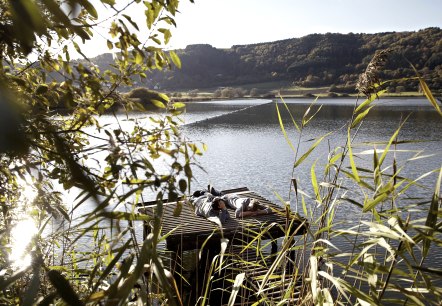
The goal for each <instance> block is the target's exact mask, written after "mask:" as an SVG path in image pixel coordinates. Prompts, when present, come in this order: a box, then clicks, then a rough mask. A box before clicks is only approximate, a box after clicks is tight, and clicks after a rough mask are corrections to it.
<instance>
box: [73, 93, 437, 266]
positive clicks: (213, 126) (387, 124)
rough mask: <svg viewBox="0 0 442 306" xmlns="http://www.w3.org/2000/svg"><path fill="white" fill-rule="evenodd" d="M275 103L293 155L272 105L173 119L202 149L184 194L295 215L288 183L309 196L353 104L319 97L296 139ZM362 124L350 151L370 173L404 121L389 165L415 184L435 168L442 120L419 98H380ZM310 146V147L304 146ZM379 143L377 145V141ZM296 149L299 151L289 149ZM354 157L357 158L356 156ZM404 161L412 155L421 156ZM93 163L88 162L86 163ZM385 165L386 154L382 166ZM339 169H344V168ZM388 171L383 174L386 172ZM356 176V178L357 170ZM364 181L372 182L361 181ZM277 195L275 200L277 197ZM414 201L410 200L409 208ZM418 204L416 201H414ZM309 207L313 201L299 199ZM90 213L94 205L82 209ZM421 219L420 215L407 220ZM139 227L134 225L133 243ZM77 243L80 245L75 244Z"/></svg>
mask: <svg viewBox="0 0 442 306" xmlns="http://www.w3.org/2000/svg"><path fill="white" fill-rule="evenodd" d="M285 102H286V103H287V107H288V108H289V110H290V112H291V114H292V116H293V117H294V118H295V120H296V121H297V123H298V124H299V123H300V120H301V118H302V116H303V114H304V113H305V112H306V110H307V109H308V108H309V105H310V104H311V103H312V102H313V101H312V99H293V100H286V101H285ZM278 103H279V108H280V110H281V113H282V121H283V122H284V125H285V129H286V131H287V134H288V136H289V138H290V141H291V142H292V143H293V145H294V146H295V147H297V148H298V152H297V153H296V152H294V151H293V150H292V149H291V148H290V146H289V145H288V144H287V141H286V139H285V138H284V135H283V133H282V131H281V128H280V125H279V120H278V115H277V112H276V106H275V101H270V100H235V101H216V102H198V103H191V104H187V107H186V112H185V113H184V114H183V115H182V116H181V118H182V120H183V127H182V131H183V134H184V135H185V137H186V138H187V139H189V140H192V141H194V142H200V143H205V144H206V145H207V147H208V150H207V151H206V152H205V154H204V155H203V156H202V157H199V158H198V160H197V161H198V163H199V164H200V165H201V167H202V169H199V168H197V167H195V168H194V176H195V181H194V182H193V186H192V190H195V189H199V188H205V187H206V186H207V184H208V183H211V184H213V185H214V186H215V187H217V188H218V189H230V188H236V187H242V186H246V187H248V188H249V189H251V190H253V191H255V192H257V193H258V194H260V195H262V196H264V197H265V198H267V199H269V200H271V201H273V202H274V203H277V204H282V203H281V202H280V200H278V198H280V197H281V198H283V199H284V201H288V200H289V199H291V201H290V205H291V207H292V209H294V210H297V211H299V212H301V213H302V209H301V208H300V207H298V205H297V203H296V201H294V199H293V198H294V197H293V193H292V194H291V193H290V181H291V178H292V177H293V178H296V180H297V181H298V186H300V188H301V189H303V190H305V191H306V192H308V193H310V192H311V189H312V188H311V183H310V168H311V165H312V164H313V163H314V162H315V161H316V174H317V177H318V180H320V179H321V178H322V173H323V169H324V163H325V162H324V161H326V160H327V156H328V154H329V151H330V149H332V148H335V147H339V146H344V145H345V143H346V139H347V132H346V129H345V127H344V126H345V124H346V123H347V122H348V120H349V118H350V117H351V114H352V111H353V106H354V103H355V101H354V100H353V99H320V100H318V101H317V103H316V105H315V106H313V107H312V109H311V110H310V112H309V114H310V115H311V114H314V113H315V112H316V110H317V108H318V106H319V105H323V106H322V109H321V110H320V112H319V113H318V114H317V115H316V116H315V118H314V119H313V120H312V121H311V122H310V123H309V124H308V125H307V127H305V129H304V130H303V132H302V135H301V137H300V133H299V132H298V131H297V130H296V129H295V128H294V126H293V123H292V121H291V118H290V116H289V115H288V112H287V110H286V109H285V107H284V106H283V104H281V103H280V101H279V102H278ZM376 104H377V106H376V107H375V108H373V109H372V111H371V113H370V115H369V116H368V117H367V118H366V120H365V122H364V124H363V125H362V126H361V128H360V129H359V131H358V133H357V136H356V138H355V140H354V144H353V151H354V154H355V158H356V162H357V163H358V165H359V166H361V167H363V168H366V169H371V168H372V167H373V166H372V154H364V152H366V151H367V150H372V149H373V148H374V147H376V148H377V149H382V148H383V147H384V145H385V141H388V139H389V138H390V137H391V135H392V134H393V133H394V132H395V130H396V129H397V128H398V126H399V125H400V123H401V122H402V120H404V119H405V118H407V116H409V115H410V114H411V115H410V116H409V117H408V119H407V122H406V123H405V124H404V126H403V127H402V130H401V132H400V134H399V136H398V140H400V141H409V142H407V143H405V144H403V145H400V146H398V148H397V150H396V153H395V154H396V159H397V160H398V166H399V167H403V169H402V172H401V175H402V176H405V177H409V178H412V179H416V178H417V177H419V176H420V175H422V174H423V173H426V172H429V171H432V170H434V169H437V168H439V167H440V166H441V162H442V159H441V149H442V137H441V130H442V121H441V120H440V117H439V116H438V115H437V113H436V112H435V111H434V109H433V108H432V107H431V106H430V104H429V103H428V102H427V101H426V100H424V99H383V100H380V101H377V102H376ZM134 118H137V119H138V120H140V121H142V122H143V120H145V122H146V125H148V121H149V120H148V119H147V118H146V114H134V115H132V118H131V119H134ZM100 120H101V121H102V124H103V125H106V124H109V125H113V124H115V118H113V117H112V116H104V117H103V118H100ZM119 121H120V124H121V125H122V126H123V128H130V126H131V122H130V121H128V120H127V118H125V117H124V116H121V117H120V118H119ZM327 133H331V134H330V136H328V137H327V138H326V139H324V141H323V142H322V143H321V144H320V145H319V146H318V147H317V148H316V149H315V150H314V151H313V152H312V153H311V155H310V156H309V157H308V158H307V159H306V160H305V162H304V163H303V164H301V166H299V167H297V168H296V169H295V170H294V171H293V165H294V161H295V158H296V156H297V157H298V158H299V157H300V156H302V155H303V154H304V153H305V152H306V151H307V150H308V149H309V148H310V146H311V145H312V144H313V143H314V139H315V138H317V137H320V136H322V135H325V134H327ZM312 140H313V141H312ZM410 141H414V142H410ZM382 142H384V143H382ZM298 143H299V146H298V145H297V144H298ZM361 153H362V154H361ZM429 154H433V155H432V156H431V157H429V158H425V159H424V158H422V159H416V160H413V161H410V160H409V159H410V158H412V157H413V156H421V155H429ZM104 157H105V156H99V155H97V156H94V158H95V160H99V159H100V158H103V159H104ZM91 160H93V159H91ZM388 164H391V156H390V157H389V158H387V160H386V162H385V164H384V165H388ZM344 166H348V165H347V164H344ZM389 171H390V173H391V170H389ZM361 175H363V173H362V172H361ZM435 180H436V173H433V174H431V175H429V176H427V177H426V178H425V179H423V180H421V184H422V185H423V186H425V188H427V189H425V188H410V189H409V190H408V191H407V193H406V197H408V198H410V199H411V200H409V201H404V203H398V205H410V204H413V203H414V202H416V200H414V198H416V197H426V198H427V199H428V197H429V196H430V195H431V194H432V190H434V184H435ZM367 181H370V182H371V181H372V179H371V178H367ZM350 187H352V188H351V190H350V191H348V194H347V195H348V196H350V197H352V198H353V199H356V200H360V197H361V194H360V192H359V188H358V187H357V186H351V185H350ZM278 195H279V196H278ZM144 198H145V199H146V200H151V199H153V196H152V195H151V194H149V193H146V194H145V195H144ZM413 201H414V202H413ZM419 201H421V200H419ZM307 205H309V206H310V207H313V201H310V202H309V201H307ZM87 207H88V206H87V205H86V206H82V208H81V209H80V210H78V211H77V212H76V213H78V214H83V213H86V212H87V209H88V208H87ZM89 207H90V208H91V207H92V208H93V207H94V204H90V206H89ZM359 217H360V209H358V208H356V207H355V206H353V205H351V204H346V203H344V204H342V205H341V207H340V208H338V210H337V215H336V219H337V221H342V220H345V221H352V220H353V221H355V222H356V221H357V220H358V219H359ZM415 217H416V218H418V217H425V216H420V215H418V216H415ZM141 227H142V224H141V223H140V224H139V227H138V228H139V231H138V232H139V235H140V239H141V235H142V234H141V233H142V230H141ZM83 240H85V241H83ZM81 243H84V245H88V244H90V241H87V237H85V239H82V241H81ZM337 246H338V247H340V248H343V249H344V248H345V242H338V243H337ZM434 252H435V254H434V255H433V256H432V257H433V258H432V261H433V264H434V266H436V267H442V256H439V255H438V254H439V253H440V250H434Z"/></svg>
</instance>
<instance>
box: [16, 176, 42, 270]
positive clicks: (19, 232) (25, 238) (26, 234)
mask: <svg viewBox="0 0 442 306" xmlns="http://www.w3.org/2000/svg"><path fill="white" fill-rule="evenodd" d="M18 184H19V185H20V186H21V187H22V188H21V194H20V200H19V203H20V204H21V207H20V209H21V213H20V214H21V216H19V218H18V220H19V221H17V223H16V224H15V226H14V227H13V228H12V230H11V241H10V248H11V252H10V254H9V260H10V261H11V262H12V263H13V266H14V267H16V268H19V267H20V268H24V267H27V266H29V265H30V264H31V260H32V257H31V254H30V253H29V250H28V249H29V247H30V244H31V241H32V239H33V238H34V236H35V235H36V234H37V232H38V229H37V225H36V224H35V221H34V220H33V219H32V218H31V217H30V212H29V211H28V210H29V206H30V203H32V202H33V201H34V199H35V198H36V197H37V190H35V188H34V187H33V185H32V182H30V181H29V179H21V180H19V181H18Z"/></svg>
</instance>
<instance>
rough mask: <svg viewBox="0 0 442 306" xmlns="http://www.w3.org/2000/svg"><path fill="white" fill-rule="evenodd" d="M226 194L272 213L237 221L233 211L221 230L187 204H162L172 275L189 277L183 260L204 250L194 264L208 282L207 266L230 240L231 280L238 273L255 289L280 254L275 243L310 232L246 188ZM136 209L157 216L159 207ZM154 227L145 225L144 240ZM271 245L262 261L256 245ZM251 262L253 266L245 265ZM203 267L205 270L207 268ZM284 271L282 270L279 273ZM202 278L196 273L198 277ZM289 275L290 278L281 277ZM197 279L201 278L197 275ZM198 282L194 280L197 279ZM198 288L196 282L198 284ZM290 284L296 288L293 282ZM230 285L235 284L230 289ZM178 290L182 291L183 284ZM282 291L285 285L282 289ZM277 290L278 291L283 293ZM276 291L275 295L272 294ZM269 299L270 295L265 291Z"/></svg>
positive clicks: (243, 295) (147, 205) (146, 205)
mask: <svg viewBox="0 0 442 306" xmlns="http://www.w3.org/2000/svg"><path fill="white" fill-rule="evenodd" d="M223 193H224V194H229V193H235V194H238V195H240V196H244V197H249V198H253V199H257V200H258V201H259V202H260V203H261V204H263V205H265V206H267V207H270V208H271V209H272V213H270V214H265V215H257V216H252V217H245V218H236V217H235V214H234V211H233V210H231V211H229V213H230V217H231V219H230V220H227V221H226V222H225V223H224V224H223V225H222V228H219V226H218V225H216V224H215V223H213V222H211V221H209V220H207V219H205V218H203V217H199V216H196V215H195V213H194V207H193V206H192V205H191V204H190V203H188V202H186V201H183V202H180V203H177V202H167V203H164V204H163V213H162V215H161V216H157V217H159V218H160V220H161V236H165V237H166V239H165V241H166V249H167V250H168V251H170V252H171V262H173V264H172V265H173V266H174V268H173V270H174V272H175V273H176V274H177V275H180V276H183V275H185V274H186V273H185V271H184V270H185V268H184V266H185V264H183V259H184V260H185V258H184V257H185V255H184V254H185V253H186V251H192V250H203V252H201V253H200V254H202V256H201V258H202V259H200V260H198V263H196V264H195V266H196V267H198V269H199V270H203V271H204V272H203V273H202V274H201V271H199V274H200V275H199V278H200V279H204V277H205V276H204V275H203V274H204V273H205V272H207V265H208V264H209V265H210V263H211V259H212V258H213V256H215V255H217V254H219V251H220V245H221V244H220V239H221V238H226V239H228V241H229V246H228V248H227V250H226V258H227V259H228V260H229V264H228V267H229V269H228V271H227V272H226V273H229V278H233V279H234V278H235V276H236V275H237V274H238V273H240V272H245V275H246V282H248V286H252V287H253V286H256V284H257V283H256V281H254V280H256V279H257V278H259V277H262V276H263V275H264V274H265V271H266V270H267V269H268V267H269V266H270V265H271V263H272V260H273V259H274V258H275V256H276V255H275V254H276V252H277V238H280V237H284V236H286V237H287V236H294V235H302V234H304V233H305V232H306V228H307V225H306V224H305V222H304V221H303V220H301V219H299V218H297V217H295V216H294V215H292V214H290V213H289V212H287V211H285V209H283V208H281V207H279V206H277V205H275V204H274V203H271V202H270V201H268V200H267V199H265V198H263V197H262V196H260V195H258V194H256V193H255V192H253V191H250V190H249V189H248V188H246V187H243V188H237V189H230V190H223ZM143 204H144V205H143V206H142V207H140V208H139V209H138V211H139V212H140V213H143V214H147V215H150V216H152V217H153V216H155V214H157V211H156V210H157V207H156V204H155V202H146V203H143ZM152 224H153V222H151V223H146V224H145V231H144V232H145V235H146V234H147V233H148V232H150V231H151V230H152V228H151V227H152V226H153V225H152ZM265 240H267V241H268V245H269V246H270V247H269V248H267V249H269V250H268V253H269V254H265V256H263V255H262V254H260V253H261V252H260V251H259V252H257V251H256V248H255V247H254V246H256V244H257V243H258V244H260V243H261V241H265ZM246 245H247V246H248V247H249V248H250V250H253V249H254V250H255V251H250V250H246V247H245V246H246ZM247 262H249V263H250V262H252V263H253V264H252V265H248V264H245V265H244V263H247ZM203 266H204V267H203ZM279 272H280V271H279ZM197 274H198V273H197ZM283 274H287V275H288V274H289V273H283ZM197 278H198V276H197ZM193 281H194V280H193ZM189 283H191V282H189ZM197 283H198V280H197ZM287 283H293V281H289V282H287ZM229 285H230V286H232V284H229ZM180 286H183V284H182V283H181V284H180ZM222 287H223V290H221V291H226V290H227V291H229V289H231V288H228V286H226V285H222ZM283 287H284V286H283ZM283 287H281V286H278V290H280V289H279V288H283ZM192 290H193V291H195V292H196V293H193V295H194V296H198V294H199V293H200V290H198V289H195V288H193V289H192ZM275 292H277V290H276V291H275V290H273V291H272V294H274V293H275ZM267 294H269V292H267ZM239 298H240V299H241V301H244V299H247V298H248V294H246V293H244V292H243V293H240V294H239Z"/></svg>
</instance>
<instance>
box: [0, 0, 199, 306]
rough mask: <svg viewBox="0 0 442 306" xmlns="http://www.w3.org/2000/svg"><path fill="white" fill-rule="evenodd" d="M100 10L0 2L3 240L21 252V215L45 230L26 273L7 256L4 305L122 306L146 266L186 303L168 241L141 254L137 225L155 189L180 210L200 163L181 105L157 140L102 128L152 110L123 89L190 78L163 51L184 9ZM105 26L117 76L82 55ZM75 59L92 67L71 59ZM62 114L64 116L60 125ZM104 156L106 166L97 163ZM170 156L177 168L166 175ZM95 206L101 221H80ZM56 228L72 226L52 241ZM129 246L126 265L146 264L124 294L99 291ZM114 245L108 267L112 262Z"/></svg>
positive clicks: (94, 217) (148, 5)
mask: <svg viewBox="0 0 442 306" xmlns="http://www.w3.org/2000/svg"><path fill="white" fill-rule="evenodd" d="M94 4H95V5H96V7H98V6H100V8H102V7H104V8H107V9H109V10H110V11H112V12H113V14H112V15H111V16H110V17H107V18H106V19H105V20H102V19H100V17H101V16H102V15H101V11H99V10H98V9H97V8H96V7H95V6H94ZM94 4H92V3H91V2H90V1H89V0H78V1H74V0H66V1H61V0H44V1H34V0H10V1H1V2H0V37H1V40H0V57H1V60H0V116H1V118H0V122H1V123H0V127H1V128H2V130H3V131H5V132H4V133H2V136H1V138H0V205H1V208H2V209H1V218H0V239H1V241H2V245H6V244H7V243H9V242H11V239H13V237H11V236H10V235H9V234H10V233H11V231H12V230H13V229H14V227H15V226H16V225H17V224H19V223H20V221H22V219H23V213H25V215H26V216H27V217H26V218H31V217H32V218H33V220H34V222H35V223H34V224H36V225H37V226H38V230H39V231H38V232H37V233H36V234H35V237H34V239H33V240H32V242H31V244H30V245H29V246H28V248H29V250H31V251H30V253H31V254H32V265H23V266H21V267H20V269H18V268H17V267H15V266H14V262H13V260H11V258H9V255H10V254H9V253H8V251H7V250H5V249H2V252H1V253H0V262H1V267H2V277H1V280H0V286H1V289H2V290H1V291H0V292H1V293H0V298H1V299H2V302H5V303H11V304H12V303H14V304H33V303H35V302H36V301H37V299H39V298H44V299H46V301H47V302H48V303H52V302H53V303H55V302H57V301H58V300H61V299H62V300H65V302H68V303H70V304H72V303H76V304H81V303H83V302H84V303H85V302H87V301H94V302H95V303H99V302H100V301H105V300H106V299H107V298H108V296H109V295H112V296H113V299H114V300H113V301H117V300H118V301H119V303H124V301H125V299H126V298H127V297H128V296H129V294H130V290H131V288H133V286H134V285H135V282H137V281H138V280H139V279H140V280H142V282H143V284H144V285H143V286H146V284H147V283H149V281H148V280H147V279H146V276H144V274H143V269H142V268H143V266H144V264H148V263H149V264H152V265H154V266H156V267H155V268H154V269H153V270H154V271H155V272H154V274H155V276H152V277H155V278H156V279H157V280H158V281H159V282H160V283H162V284H163V285H164V286H163V287H164V292H165V295H166V296H167V298H168V301H169V303H171V304H175V302H176V301H178V300H177V299H176V296H177V295H176V293H175V292H174V291H173V289H172V288H173V286H172V285H171V286H168V285H166V284H169V280H168V279H166V274H165V273H164V269H163V267H162V266H161V263H160V261H159V260H157V256H158V255H157V254H156V247H155V246H156V243H157V241H158V238H159V237H158V233H153V236H152V237H151V239H149V240H147V241H146V242H145V243H144V244H143V246H142V247H141V248H140V247H139V246H138V242H137V240H136V237H135V233H134V231H133V226H131V225H132V222H133V221H135V220H138V219H141V220H146V217H143V216H138V215H136V214H134V206H133V205H135V204H136V202H137V201H139V200H142V199H143V195H142V192H144V191H147V190H149V191H150V193H151V194H152V195H153V196H155V197H156V198H157V199H158V203H159V204H158V205H161V201H162V199H163V198H164V197H167V198H169V199H178V198H179V197H180V196H181V195H182V194H183V193H184V192H185V191H186V190H187V188H188V187H189V184H190V181H191V179H192V172H191V168H190V164H191V163H192V157H193V156H194V155H195V154H200V153H201V152H200V149H199V148H198V147H197V146H196V145H194V144H191V143H187V142H184V141H183V140H181V135H180V132H179V130H178V129H177V123H176V121H175V120H174V118H173V115H175V114H177V113H178V111H177V109H179V108H181V107H182V106H183V105H182V104H179V103H178V104H174V105H169V104H168V105H167V107H168V108H169V109H170V111H171V115H172V116H166V117H164V118H163V119H154V120H153V122H154V124H152V126H150V127H149V129H146V128H145V127H143V126H142V125H140V124H138V123H137V122H135V123H134V125H135V126H134V128H133V130H132V131H126V130H122V129H121V128H109V127H106V126H104V127H103V126H102V125H101V123H100V119H99V116H100V115H102V114H104V113H109V114H113V115H114V118H115V121H116V123H117V124H119V119H118V118H119V117H118V116H117V115H116V113H115V106H116V105H118V106H122V107H123V108H124V109H125V110H126V111H131V110H133V109H134V108H143V107H142V106H140V105H136V104H134V102H133V101H131V100H129V99H126V97H125V96H123V95H121V94H120V93H119V92H118V88H119V86H122V85H126V86H132V77H134V76H137V77H141V78H145V77H146V76H147V73H148V72H149V71H152V70H156V69H168V68H170V67H172V65H175V66H178V67H180V65H181V63H180V60H179V58H178V57H177V56H176V54H175V53H174V52H172V51H171V52H166V51H164V50H163V47H164V46H165V45H167V43H168V41H169V39H170V36H171V31H170V28H171V26H174V25H175V15H176V12H177V10H178V1H173V0H172V1H164V0H152V1H150V2H148V1H145V2H141V1H138V0H135V1H130V2H129V3H128V4H127V5H126V6H123V7H121V6H118V4H117V3H116V1H114V0H98V1H95V2H94ZM132 6H137V8H138V11H142V12H144V13H145V16H146V20H145V22H146V24H147V28H148V33H149V34H148V36H147V37H146V36H145V34H144V33H143V31H142V29H140V28H139V26H138V24H137V23H136V22H135V21H134V20H132V18H131V16H129V15H127V14H125V10H126V9H127V8H128V7H132ZM107 23H109V24H108V25H107ZM104 26H108V27H109V29H108V30H109V34H110V37H109V39H108V40H107V42H105V44H106V45H107V47H108V48H109V49H110V50H112V51H113V52H114V54H115V58H114V64H113V66H112V69H109V70H106V71H100V69H99V68H98V66H95V65H93V64H92V63H91V62H90V60H89V58H88V57H87V56H86V55H85V54H84V49H83V48H84V45H82V42H85V41H88V40H91V39H93V37H94V35H96V34H95V31H96V29H97V28H98V27H100V28H102V27H104ZM141 36H143V37H142V38H141ZM139 37H140V38H139ZM74 53H76V54H78V55H80V56H81V57H82V60H72V59H71V54H74ZM162 97H163V98H164V99H165V101H166V102H168V98H167V97H166V96H164V95H162ZM54 110H57V111H59V112H60V111H63V113H64V114H65V116H64V117H60V115H58V116H54V112H53V111H54ZM86 127H87V129H85V128H86ZM97 154H98V155H99V156H102V157H103V158H100V159H97V160H96V162H94V163H91V162H89V161H90V159H91V158H92V159H93V158H94V157H96V156H97ZM166 156H167V162H165V163H164V164H161V165H160V164H159V162H158V161H159V160H160V159H161V158H162V157H166ZM25 189H30V190H31V191H33V192H34V196H33V197H32V198H31V199H28V200H26V197H24V195H25ZM60 190H61V191H60ZM121 190H124V192H121ZM68 192H71V196H70V197H69V196H68ZM73 192H75V194H76V195H77V198H76V199H75V198H72V193H73ZM66 199H67V203H66ZM86 202H89V203H94V205H93V206H92V209H91V211H90V212H89V213H88V214H87V215H84V216H82V219H81V220H73V219H72V216H73V214H72V213H73V210H76V211H78V208H79V207H81V206H84V205H85V204H84V203H86ZM128 202H129V203H132V205H129V206H124V205H123V207H125V210H120V211H118V210H114V208H115V206H114V205H113V204H112V203H116V204H118V203H119V204H124V203H128ZM66 204H67V205H66ZM69 207H71V208H69ZM54 218H57V220H59V221H57V222H58V224H62V225H64V227H61V228H56V230H54V231H48V224H50V221H51V220H52V219H54ZM61 220H63V221H61ZM121 222H126V224H128V227H127V229H126V230H124V231H123V232H122V233H121V236H118V235H119V234H120V233H119V231H117V232H118V233H116V235H117V236H115V231H112V232H109V231H105V230H104V228H103V226H104V224H105V225H106V227H107V226H110V227H111V228H112V229H119V228H120V227H119V224H120V223H121ZM66 224H67V225H66ZM90 224H92V225H90ZM64 228H68V230H63V229H64ZM44 232H45V235H43V234H42V233H44ZM98 233H101V234H98ZM86 235H89V236H90V237H95V238H94V239H92V240H93V241H92V242H91V243H94V242H95V248H92V249H91V250H89V249H88V250H86V251H85V250H79V249H77V248H76V244H75V241H78V240H79V239H82V238H84V237H85V236H86ZM118 237H119V238H118ZM122 237H127V238H122ZM117 238H118V239H119V240H116V239H117ZM63 241H65V242H69V241H72V242H74V243H66V244H63ZM112 241H113V242H112ZM111 242H112V243H111ZM117 242H118V243H117ZM58 245H60V249H59V248H58V247H57V246H58ZM122 245H123V246H124V247H123V250H124V249H126V250H129V249H131V250H132V251H134V252H135V255H134V256H135V258H134V257H132V256H129V257H128V258H127V259H126V260H125V264H126V265H127V264H129V265H130V264H131V263H132V262H133V261H134V259H137V261H136V266H137V267H138V268H137V269H136V270H135V271H132V272H130V271H129V270H127V269H126V270H125V269H122V270H121V273H120V279H119V280H120V282H119V284H120V286H118V287H115V286H114V288H113V289H112V290H109V291H106V292H105V291H101V289H100V286H101V283H102V282H103V281H104V280H106V279H109V277H110V275H111V273H113V272H112V271H114V269H115V267H116V263H117V262H118V260H119V259H121V255H122V254H123V253H121V250H122V249H121V246H122ZM104 246H107V250H106V252H105V253H106V254H108V256H102V252H103V247H104ZM79 251H82V252H79ZM51 254H52V255H51ZM73 254H76V255H75V256H74V255H73ZM100 254H101V255H100ZM91 263H92V265H89V264H91ZM80 264H81V266H80ZM154 266H152V267H154ZM100 267H106V269H104V270H103V269H99V268H100ZM140 267H141V268H140ZM80 270H82V271H83V272H84V271H88V272H86V274H88V273H89V274H88V277H79V275H80V274H79V273H80ZM65 271H69V274H68V273H65ZM76 276H78V277H76ZM43 279H46V280H47V281H46V283H45V282H42V280H43ZM74 288H75V290H74ZM98 292H101V293H98ZM103 292H105V294H102V293H103Z"/></svg>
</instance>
